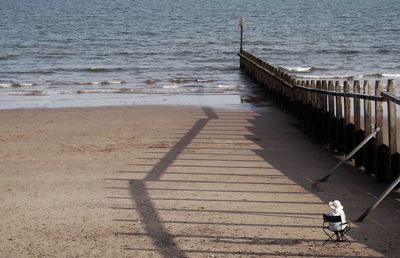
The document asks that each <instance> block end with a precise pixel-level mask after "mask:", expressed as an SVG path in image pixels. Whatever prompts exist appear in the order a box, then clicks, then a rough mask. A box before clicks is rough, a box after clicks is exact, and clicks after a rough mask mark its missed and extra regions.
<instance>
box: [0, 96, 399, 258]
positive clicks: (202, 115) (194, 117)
mask: <svg viewBox="0 0 400 258" xmlns="http://www.w3.org/2000/svg"><path fill="white" fill-rule="evenodd" d="M0 119H1V125H0V144H1V148H0V156H1V160H0V163H1V166H0V174H1V177H0V204H1V207H2V208H1V209H0V252H1V255H0V256H2V257H286V256H287V257H297V256H302V257H336V256H340V257H396V255H397V254H398V251H399V250H398V246H399V244H400V239H399V238H398V234H399V232H400V225H399V224H398V221H399V216H400V203H399V201H398V199H399V198H400V196H399V195H398V194H397V193H392V194H391V195H390V196H389V197H388V198H387V199H386V200H385V201H384V202H383V203H382V205H380V206H379V207H378V209H377V210H376V211H374V212H373V213H372V214H371V215H370V216H369V217H368V218H367V219H366V220H365V221H364V222H363V223H354V222H353V223H352V229H351V230H350V232H349V233H348V236H349V238H350V239H351V241H352V244H351V245H350V246H346V245H344V244H343V243H340V247H337V246H336V245H335V244H332V243H329V244H326V245H325V246H321V244H322V243H323V241H324V240H325V239H326V236H325V235H324V233H323V231H322V229H321V225H322V216H321V214H322V213H323V212H325V211H327V210H328V206H327V205H326V203H327V202H328V201H331V200H334V199H339V200H340V201H342V204H343V205H344V207H345V212H346V215H347V217H348V218H349V219H350V220H351V221H355V220H356V219H357V218H358V216H359V215H360V214H361V213H362V212H363V211H364V210H365V209H366V208H367V207H368V206H369V205H370V204H371V203H372V202H373V201H374V200H375V196H376V195H378V194H379V193H380V192H381V191H383V190H384V188H385V185H382V184H378V183H375V181H374V178H372V177H369V176H364V175H362V171H360V170H358V169H355V168H352V167H351V166H347V165H346V166H344V167H342V168H340V169H339V171H338V173H337V174H335V175H334V176H333V177H332V178H331V179H330V180H329V181H328V182H326V183H323V184H320V185H319V189H320V191H315V190H313V189H311V188H310V185H311V182H312V181H313V180H314V179H317V178H320V177H321V176H322V175H324V174H325V173H326V172H327V171H329V169H330V168H332V167H333V166H334V165H335V164H336V162H337V161H338V160H337V158H335V157H334V156H332V155H331V153H329V152H328V151H326V150H324V149H322V148H321V147H320V146H318V145H316V144H314V143H312V142H310V140H309V139H308V138H307V137H306V136H305V135H304V134H303V133H302V132H301V131H300V130H298V129H297V128H296V127H295V126H294V125H295V122H296V121H295V120H293V119H292V118H290V117H289V116H288V115H286V114H285V113H283V112H281V111H279V110H277V109H275V108H274V107H272V106H270V105H268V104H267V105H264V106H263V107H259V108H257V109H251V108H242V109H221V108H201V107H185V106H180V107H178V106H133V107H102V108H70V109H65V108H64V109H19V110H0Z"/></svg>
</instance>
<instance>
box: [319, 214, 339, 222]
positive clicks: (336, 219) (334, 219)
mask: <svg viewBox="0 0 400 258" xmlns="http://www.w3.org/2000/svg"><path fill="white" fill-rule="evenodd" d="M323 216H324V221H325V222H342V217H341V216H330V215H326V214H323Z"/></svg>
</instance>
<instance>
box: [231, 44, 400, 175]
mask: <svg viewBox="0 0 400 258" xmlns="http://www.w3.org/2000/svg"><path fill="white" fill-rule="evenodd" d="M239 56H240V68H241V69H242V70H243V71H244V72H245V73H246V74H248V75H249V76H250V77H251V78H253V79H254V80H255V81H256V82H257V83H258V84H259V85H260V87H262V89H263V90H264V91H265V93H266V95H267V96H268V97H269V98H270V100H271V101H272V102H274V103H275V104H276V105H277V106H278V107H279V108H281V109H283V110H285V111H287V112H289V113H290V114H291V115H293V116H295V117H297V119H298V120H299V126H300V127H301V129H302V130H303V131H304V132H305V133H306V134H307V135H309V136H310V137H311V138H312V139H313V140H315V141H316V142H318V143H320V144H323V145H325V146H327V147H328V148H329V149H330V150H331V151H334V152H336V153H340V154H344V155H346V154H348V153H350V152H351V151H352V150H353V149H354V148H355V147H356V146H357V145H358V144H359V143H361V142H362V141H363V139H364V138H365V137H367V136H368V135H370V134H371V132H373V130H374V128H378V127H379V128H381V130H380V131H379V132H378V133H377V135H376V137H375V138H373V139H372V140H371V141H369V142H368V144H367V145H365V146H364V147H363V148H362V149H361V150H360V151H359V152H357V154H356V155H355V156H354V157H353V160H354V165H355V166H356V167H363V168H364V171H365V173H366V174H369V175H371V174H373V175H375V176H376V178H377V180H378V182H392V181H393V180H394V179H396V178H397V176H398V175H399V168H400V166H399V161H400V159H399V153H398V151H397V116H396V105H398V104H400V98H398V97H396V96H395V84H394V81H393V80H388V82H387V89H385V90H384V89H383V87H382V82H381V81H376V82H374V84H373V85H372V83H371V82H370V81H364V82H363V86H362V87H361V84H360V82H359V81H353V82H349V81H331V80H330V81H326V80H297V79H296V77H294V76H291V75H289V74H288V73H286V72H285V71H284V70H282V69H280V68H277V67H275V66H273V65H270V64H268V63H266V62H265V61H263V60H261V59H260V58H258V57H256V56H254V55H252V54H250V53H248V52H246V51H245V50H243V49H242V48H241V50H240V53H239ZM371 86H374V87H373V92H372V87H371ZM383 105H387V109H384V106H383ZM384 137H385V139H387V140H385V141H384Z"/></svg>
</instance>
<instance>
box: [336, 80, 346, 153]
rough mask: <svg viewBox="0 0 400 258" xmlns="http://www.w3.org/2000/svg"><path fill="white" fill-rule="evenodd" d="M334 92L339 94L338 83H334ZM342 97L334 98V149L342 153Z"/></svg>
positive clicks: (339, 87)
mask: <svg viewBox="0 0 400 258" xmlns="http://www.w3.org/2000/svg"><path fill="white" fill-rule="evenodd" d="M335 91H336V92H341V91H342V89H341V86H340V83H339V81H336V82H335ZM342 103H343V102H342V97H341V96H336V148H337V150H338V152H343V151H344V146H343V127H344V119H343V104H342Z"/></svg>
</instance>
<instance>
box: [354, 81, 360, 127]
mask: <svg viewBox="0 0 400 258" xmlns="http://www.w3.org/2000/svg"><path fill="white" fill-rule="evenodd" d="M354 93H360V82H359V81H355V82H354ZM353 101H354V103H353V105H354V129H355V130H356V131H358V130H361V110H360V99H359V98H354V100H353Z"/></svg>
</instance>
